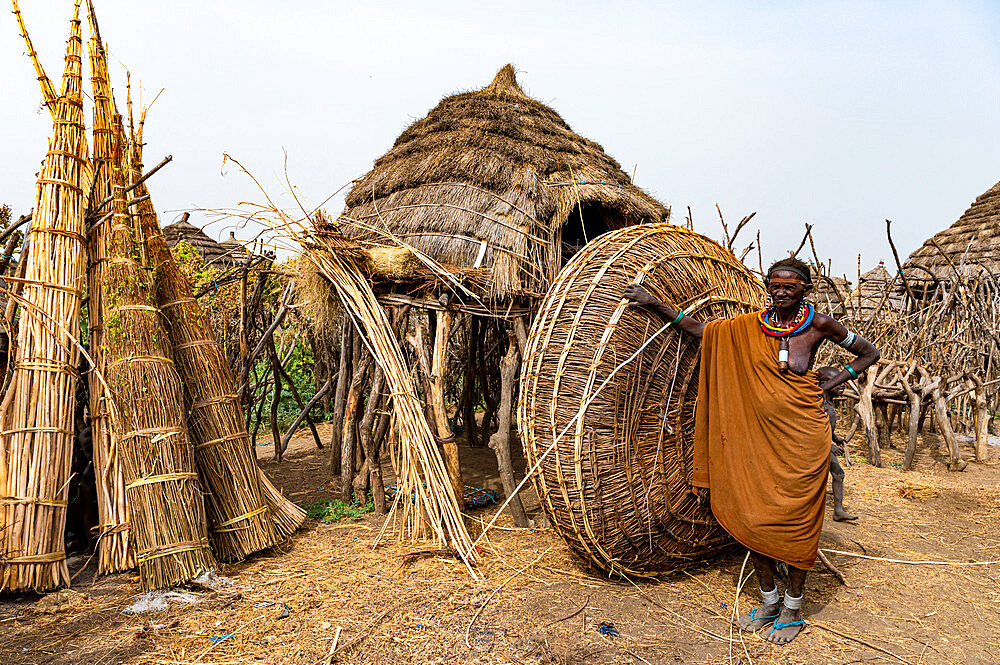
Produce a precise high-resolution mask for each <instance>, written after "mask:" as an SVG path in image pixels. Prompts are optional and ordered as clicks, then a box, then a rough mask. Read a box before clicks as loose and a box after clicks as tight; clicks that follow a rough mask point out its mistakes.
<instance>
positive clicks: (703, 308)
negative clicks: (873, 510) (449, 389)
mask: <svg viewBox="0 0 1000 665" xmlns="http://www.w3.org/2000/svg"><path fill="white" fill-rule="evenodd" d="M631 282H636V283H639V284H641V285H642V286H643V287H644V288H646V289H647V290H648V291H649V292H650V293H652V294H653V295H654V296H656V297H657V298H659V299H661V300H663V301H664V302H667V303H672V304H674V306H676V307H679V308H681V309H684V310H685V311H686V312H687V313H689V314H691V315H693V316H696V317H697V318H698V319H700V320H702V321H707V320H711V319H718V318H729V317H732V316H736V315H739V314H743V313H746V312H748V311H751V310H752V309H754V308H756V307H759V306H760V305H761V304H762V303H763V297H764V290H763V287H762V285H761V284H760V282H759V280H757V278H756V277H755V276H754V275H753V274H752V273H751V272H750V271H749V270H747V269H746V268H745V267H744V266H743V264H741V263H740V262H739V261H738V260H737V259H736V257H735V256H733V254H732V253H731V252H730V251H728V250H726V249H724V248H722V247H720V246H719V245H717V244H716V243H714V242H713V241H711V240H709V239H708V238H706V237H704V236H701V235H699V234H696V233H692V232H690V231H687V230H685V229H683V228H681V227H677V226H672V225H669V224H648V225H640V226H630V227H626V228H624V229H621V230H619V231H613V232H611V233H608V234H605V235H603V236H600V237H599V238H597V239H596V240H594V241H592V242H590V243H589V244H587V245H586V246H585V247H584V249H583V250H582V251H580V253H579V254H577V255H576V256H575V257H573V259H572V260H571V261H570V262H569V263H567V264H566V267H565V268H563V270H562V271H560V273H559V275H558V276H557V278H556V281H555V284H554V286H553V288H552V290H551V291H549V294H548V295H547V296H546V298H545V300H544V301H543V302H542V305H541V307H540V309H539V313H538V315H537V316H536V318H535V321H534V323H533V324H532V329H531V334H530V335H529V338H528V344H527V350H526V352H525V357H524V361H523V363H522V366H521V384H520V394H521V398H520V402H519V404H518V421H519V423H520V425H521V436H522V441H523V444H524V449H525V454H526V455H527V457H528V460H529V462H530V463H531V465H532V466H534V465H535V464H539V472H538V473H537V474H534V475H533V476H532V479H533V481H534V483H535V488H536V489H537V490H538V496H539V497H540V499H541V504H542V507H543V508H544V510H545V512H546V514H547V515H548V517H549V519H550V520H551V521H552V523H553V524H554V525H555V527H556V530H557V531H558V533H559V534H560V536H561V537H562V538H563V539H564V540H565V541H566V543H567V544H568V545H569V546H570V548H571V549H573V550H574V551H575V552H576V553H577V554H578V555H580V556H582V557H584V558H585V559H587V560H589V561H591V562H592V563H593V564H595V565H597V566H599V567H601V568H603V569H604V570H607V571H609V572H612V573H616V574H629V575H654V574H659V573H664V572H668V571H670V570H673V569H676V568H677V567H679V566H680V565H682V564H683V563H684V562H686V561H690V560H692V559H697V558H699V557H702V556H704V555H705V554H707V553H709V552H712V551H714V550H718V549H719V548H721V547H724V546H726V545H727V544H728V543H730V542H731V541H730V539H729V537H728V536H727V535H726V533H725V532H724V531H723V530H722V528H721V527H720V526H719V525H718V524H717V523H716V522H715V520H714V519H713V517H712V513H711V510H710V509H709V507H708V504H707V502H703V501H699V500H698V499H697V498H696V497H695V496H694V495H693V494H691V493H690V491H689V490H690V481H691V465H692V438H693V435H694V405H695V398H696V396H697V392H698V357H699V356H698V343H697V340H695V339H694V338H692V337H690V336H686V335H683V334H682V333H680V332H678V331H675V330H672V329H671V327H670V325H669V323H670V322H664V321H662V320H660V319H659V318H658V317H657V316H656V315H655V314H652V313H650V312H648V311H645V310H643V309H631V308H628V307H627V305H628V303H627V301H626V300H625V299H624V298H623V296H622V292H623V291H624V289H625V286H626V285H628V284H629V283H631ZM624 359H629V360H628V361H625V360H624Z"/></svg>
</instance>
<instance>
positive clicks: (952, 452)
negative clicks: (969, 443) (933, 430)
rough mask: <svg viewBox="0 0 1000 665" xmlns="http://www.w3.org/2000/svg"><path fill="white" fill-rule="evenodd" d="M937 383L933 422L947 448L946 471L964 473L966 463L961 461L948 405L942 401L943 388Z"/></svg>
mask: <svg viewBox="0 0 1000 665" xmlns="http://www.w3.org/2000/svg"><path fill="white" fill-rule="evenodd" d="M942 383H943V381H942V382H939V383H938V384H937V385H936V386H935V387H934V391H933V392H932V399H933V400H934V422H935V423H937V428H938V431H939V432H940V433H941V436H942V437H944V442H945V444H947V446H948V470H949V471H964V470H965V467H966V466H968V463H967V462H966V461H965V460H963V459H962V453H961V452H960V451H959V450H958V439H957V438H956V437H955V430H953V429H952V428H951V420H950V419H949V417H948V403H947V402H946V401H945V399H944V388H943V387H942V386H941V384H942Z"/></svg>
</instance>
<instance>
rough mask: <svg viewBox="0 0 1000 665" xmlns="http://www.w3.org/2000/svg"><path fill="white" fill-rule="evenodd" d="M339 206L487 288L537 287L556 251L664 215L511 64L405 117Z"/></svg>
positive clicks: (538, 291)
mask: <svg viewBox="0 0 1000 665" xmlns="http://www.w3.org/2000/svg"><path fill="white" fill-rule="evenodd" d="M346 204H347V209H346V210H345V213H344V218H345V219H344V220H342V221H344V228H345V231H346V233H347V234H348V235H350V236H353V237H355V238H357V237H359V236H361V235H362V234H364V232H365V230H366V229H367V230H370V229H371V228H372V227H375V228H380V229H386V230H388V231H390V232H391V233H392V234H394V235H395V236H397V237H399V238H401V239H402V240H404V241H405V242H407V243H409V244H410V245H412V246H413V247H415V248H416V249H417V250H419V251H421V252H423V253H424V254H426V255H427V256H429V257H431V258H432V259H434V260H435V261H437V262H439V263H441V264H445V265H451V266H473V267H479V268H482V269H484V272H485V278H486V281H485V283H486V285H487V286H486V288H485V289H483V290H484V292H483V293H481V294H479V295H480V296H481V297H485V298H507V297H516V296H529V297H541V296H542V295H543V294H544V293H545V291H546V290H547V288H548V286H549V284H550V283H551V280H552V279H553V278H554V277H555V274H556V272H557V271H558V269H559V267H560V266H561V264H562V263H563V262H564V258H565V257H564V252H565V253H569V254H571V253H573V252H574V251H575V248H577V247H579V246H581V245H583V244H584V243H585V242H586V241H587V240H589V239H592V238H593V237H595V236H597V235H599V234H600V233H603V232H605V231H608V230H611V229H617V228H622V227H624V226H629V225H632V224H639V223H641V222H644V221H663V220H664V219H665V218H666V217H667V210H666V208H665V207H664V206H663V205H662V204H661V203H659V202H658V201H657V200H656V199H654V198H653V197H652V196H650V195H649V194H647V193H646V192H644V191H642V190H641V189H639V188H638V187H636V186H634V185H633V184H632V182H631V178H630V177H629V175H628V174H627V173H625V172H624V171H622V169H621V167H620V166H619V165H618V163H617V162H616V161H615V160H614V159H612V158H611V157H609V156H608V155H607V154H605V152H604V150H603V148H601V146H600V145H598V144H597V143H594V142H593V141H589V140H587V139H585V138H583V137H582V136H579V135H578V134H575V133H574V132H573V130H571V129H570V127H569V125H567V124H566V122H565V121H563V119H562V118H561V117H560V116H559V114H558V113H556V112H555V111H554V110H552V109H551V108H549V107H548V106H545V105H544V104H542V103H541V102H539V101H537V100H535V99H532V98H531V97H529V96H528V95H527V94H526V93H525V92H524V90H522V89H521V87H520V86H519V85H518V83H517V80H516V78H515V76H514V68H513V67H512V66H511V65H506V66H504V67H503V68H502V69H501V70H500V71H499V72H498V73H497V75H496V77H495V78H494V79H493V82H492V83H490V84H489V85H488V86H486V87H485V88H483V89H481V90H475V91H472V92H465V93H461V94H457V95H452V96H449V97H445V98H444V99H442V100H441V102H440V103H439V104H438V105H437V106H436V107H434V108H433V109H432V110H431V111H430V113H428V114H427V116H426V117H424V118H421V119H420V120H417V121H416V122H414V123H413V124H412V125H410V126H409V127H408V128H407V129H406V131H404V132H403V133H402V134H401V135H400V136H399V138H398V139H396V142H395V144H394V145H393V147H392V149H391V150H390V151H389V152H388V153H386V154H385V155H383V156H382V157H380V158H379V159H378V160H377V161H376V162H375V166H374V168H373V169H372V170H371V171H369V172H368V173H367V174H366V175H365V176H364V177H363V178H361V179H360V180H359V181H358V182H357V183H356V184H355V185H354V187H353V189H352V190H351V191H350V193H349V194H348V196H347V199H346ZM350 220H353V223H352V221H350ZM370 237H375V235H372V236H370Z"/></svg>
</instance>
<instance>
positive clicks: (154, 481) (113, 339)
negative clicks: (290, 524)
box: [94, 129, 215, 589]
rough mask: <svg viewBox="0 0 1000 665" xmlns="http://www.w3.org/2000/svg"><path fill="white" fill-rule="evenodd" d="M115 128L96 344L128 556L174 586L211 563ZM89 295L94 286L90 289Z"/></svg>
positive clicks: (145, 572) (145, 582)
mask: <svg viewBox="0 0 1000 665" xmlns="http://www.w3.org/2000/svg"><path fill="white" fill-rule="evenodd" d="M123 136H124V130H122V129H113V130H112V132H111V140H112V147H113V157H112V166H111V168H110V171H111V177H112V183H111V184H112V194H113V201H112V204H111V205H112V212H111V216H110V219H109V220H108V221H107V222H105V223H103V224H101V225H100V226H97V227H96V228H95V231H94V232H95V233H97V234H102V233H103V234H105V235H106V239H105V247H106V249H107V264H106V265H105V267H104V270H103V271H102V283H101V291H100V297H101V308H102V311H103V314H104V329H103V331H102V332H103V335H102V346H103V347H104V349H105V354H106V355H105V376H106V379H107V382H108V385H109V393H110V396H111V398H112V400H113V402H114V404H115V407H116V409H117V411H118V412H119V417H118V418H112V426H113V427H114V429H115V435H116V436H117V438H118V446H119V450H120V454H121V457H122V460H123V468H124V471H125V481H126V485H125V498H126V501H127V502H128V505H129V515H130V522H131V527H130V528H131V532H132V538H133V541H134V543H135V546H136V552H135V558H136V562H137V563H138V565H139V574H140V578H141V581H142V586H143V588H145V589H155V588H163V587H168V586H174V585H176V584H180V583H183V582H186V581H188V580H191V579H193V578H194V577H196V576H197V575H199V574H200V573H202V572H204V571H206V570H209V569H211V568H212V567H213V565H214V563H215V561H214V558H213V557H212V553H211V551H210V547H209V540H208V523H207V518H206V515H205V502H204V499H203V496H202V486H201V483H200V482H199V480H198V473H197V471H196V466H195V460H194V446H192V445H191V440H190V438H189V436H188V431H187V429H186V428H185V427H184V397H183V391H182V388H181V380H180V376H179V375H178V374H177V370H176V369H175V367H174V363H173V361H172V360H171V359H170V357H169V355H170V346H169V344H168V342H167V335H166V331H165V330H164V328H163V325H162V323H161V322H160V311H159V309H158V308H157V307H155V306H154V305H153V298H152V291H153V289H152V284H151V283H150V279H149V274H148V273H147V271H146V270H145V269H144V268H143V266H141V265H140V264H139V262H138V261H136V258H135V257H136V256H138V255H139V243H138V242H136V238H135V236H136V231H137V228H136V226H135V224H136V220H134V218H133V217H132V216H131V215H130V214H129V212H128V209H127V203H126V198H125V197H126V192H125V189H126V187H125V177H124V173H123V172H122V168H121V164H122V163H123V159H124V156H123V150H122V146H121V138H122V137H123ZM95 295H96V294H95Z"/></svg>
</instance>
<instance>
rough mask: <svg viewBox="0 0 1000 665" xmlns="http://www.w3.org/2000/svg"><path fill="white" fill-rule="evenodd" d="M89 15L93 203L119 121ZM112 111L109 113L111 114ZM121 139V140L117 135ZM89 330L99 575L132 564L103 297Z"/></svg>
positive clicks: (92, 281) (92, 271)
mask: <svg viewBox="0 0 1000 665" xmlns="http://www.w3.org/2000/svg"><path fill="white" fill-rule="evenodd" d="M87 16H88V19H89V22H90V41H89V43H88V51H89V53H90V79H91V85H92V87H93V94H94V120H93V128H92V131H93V136H94V138H93V144H94V150H93V164H94V188H93V190H92V192H91V195H90V198H91V201H94V202H100V201H104V200H106V199H108V198H110V197H111V193H112V192H111V167H112V166H113V162H112V159H113V152H112V143H111V131H112V129H114V130H115V131H120V128H121V121H120V119H119V118H118V112H117V108H116V107H115V103H114V96H113V95H112V92H111V81H110V77H109V75H108V66H107V56H106V54H105V52H104V44H103V43H102V42H101V35H100V30H99V29H98V25H97V17H96V16H95V14H94V6H93V3H91V2H89V0H88V2H87ZM109 114H110V115H109ZM119 140H121V139H120V138H119ZM108 210H109V208H108V207H103V208H100V209H98V210H92V211H91V218H92V219H93V217H95V216H97V217H100V216H101V215H104V214H105V213H106V212H107V211H108ZM105 223H106V220H105V221H104V222H100V223H99V224H98V225H97V227H96V229H95V228H90V229H88V231H87V235H88V238H87V240H88V242H87V252H88V255H89V262H88V266H87V278H88V290H89V292H90V293H91V294H100V292H101V283H102V271H103V269H104V266H105V264H106V263H107V251H106V248H105V246H104V244H105V240H106V238H107V234H106V233H95V230H99V229H100V228H101V226H103V225H104V224H105ZM87 313H88V320H87V324H88V326H87V332H88V337H89V346H90V355H91V358H92V359H93V361H94V366H93V367H92V368H91V369H90V375H89V379H90V381H89V393H90V428H91V435H92V437H91V440H92V441H93V447H94V457H93V459H94V471H95V474H94V475H95V478H96V481H97V510H98V515H99V522H100V524H99V533H98V539H97V553H98V557H97V570H98V572H99V573H101V574H107V573H115V572H119V571H122V570H128V569H130V568H134V567H135V557H134V556H133V549H132V547H131V546H130V545H129V531H128V525H129V517H128V505H127V504H126V503H125V481H124V476H123V470H122V464H121V457H120V456H119V455H118V454H117V450H118V446H117V443H116V441H115V440H114V439H113V438H112V435H113V432H114V429H113V428H112V427H111V424H110V423H109V422H108V403H107V395H106V394H105V389H104V384H103V383H102V382H101V379H100V377H101V376H103V375H104V372H105V365H104V351H103V349H102V348H101V335H102V331H103V328H104V314H103V312H102V311H101V298H100V297H93V298H91V299H90V301H89V303H88V308H87Z"/></svg>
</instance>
